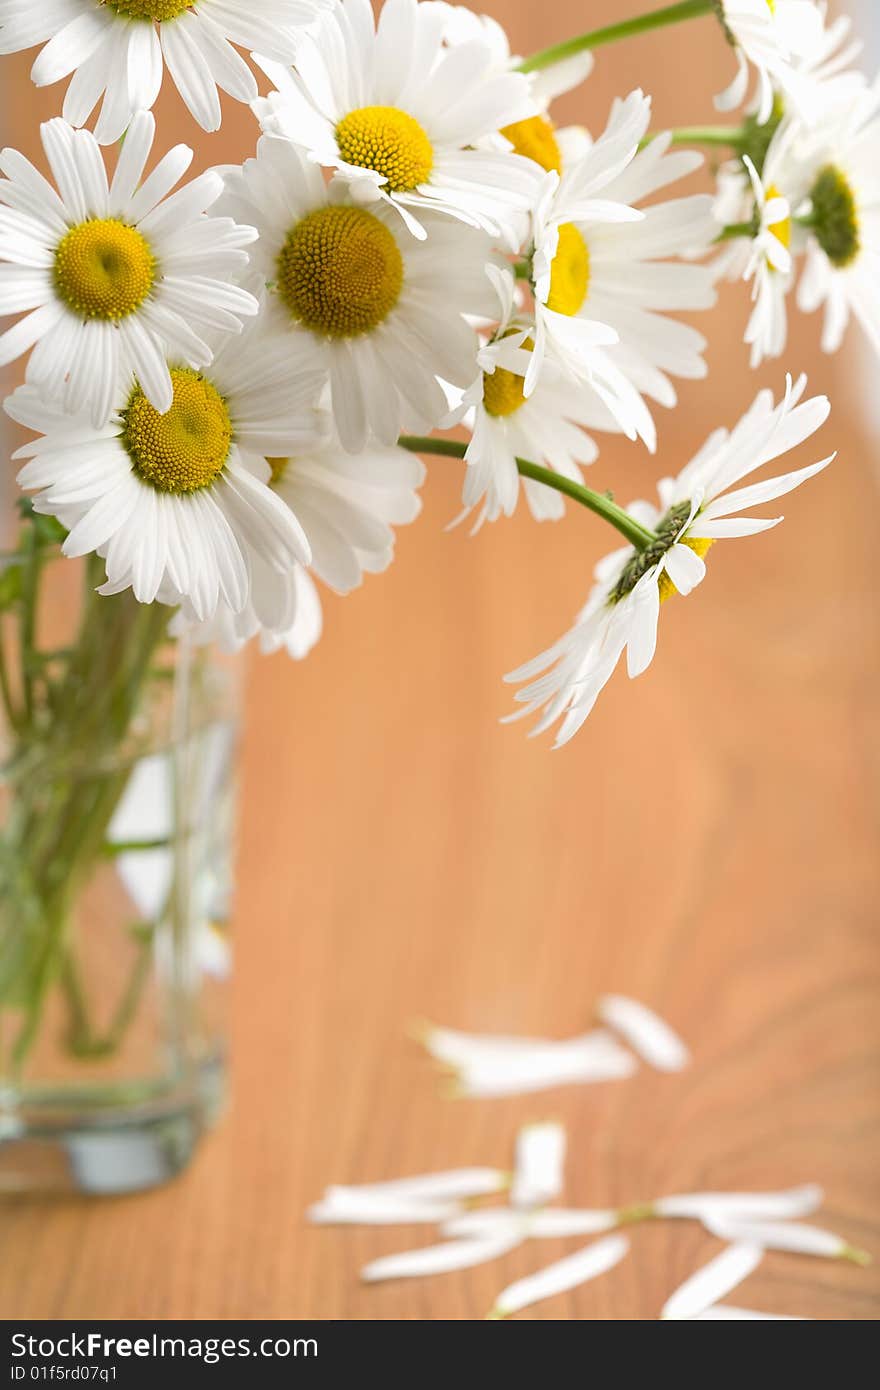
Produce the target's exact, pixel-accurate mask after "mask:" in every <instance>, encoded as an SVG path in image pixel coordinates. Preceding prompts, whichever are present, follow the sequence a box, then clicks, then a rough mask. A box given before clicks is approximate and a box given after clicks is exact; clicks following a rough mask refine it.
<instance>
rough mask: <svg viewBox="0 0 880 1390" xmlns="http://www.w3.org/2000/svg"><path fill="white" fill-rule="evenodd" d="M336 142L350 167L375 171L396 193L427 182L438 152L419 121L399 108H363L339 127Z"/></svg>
mask: <svg viewBox="0 0 880 1390" xmlns="http://www.w3.org/2000/svg"><path fill="white" fill-rule="evenodd" d="M336 143H337V145H338V147H339V153H340V155H341V157H342V158H343V159H344V160H345V162H346V164H355V165H357V167H358V168H359V169H373V170H375V172H376V173H377V174H381V175H382V177H383V179H384V180H385V182H386V183H387V185H388V187H389V188H390V189H392V190H393V191H394V192H395V193H402V192H409V191H410V190H411V189H413V188H418V186H419V184H420V183H424V182H425V180H426V179H427V178H428V176H429V174H430V173H431V170H432V169H433V167H434V151H433V149H432V148H431V142H430V140H429V139H428V137H427V135H426V134H425V132H424V131H423V130H422V127H421V126H420V125H419V123H418V121H417V120H415V118H414V117H412V116H411V115H410V114H409V112H408V111H399V110H398V109H397V107H396V106H361V107H358V109H357V110H356V111H349V113H348V115H347V116H343V118H342V120H341V121H339V123H338V124H337V126H336Z"/></svg>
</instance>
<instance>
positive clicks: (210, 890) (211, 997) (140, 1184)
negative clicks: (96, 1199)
mask: <svg viewBox="0 0 880 1390" xmlns="http://www.w3.org/2000/svg"><path fill="white" fill-rule="evenodd" d="M20 544H21V543H20ZM82 568H84V569H85V570H86V574H85V585H84V598H83V601H82V603H81V604H70V602H69V592H70V582H71V579H72V578H75V573H76V566H72V565H71V562H69V561H60V562H55V561H54V559H53V556H52V553H51V551H48V552H47V553H46V554H44V555H42V557H41V560H40V563H39V564H38V566H37V570H36V579H35V577H34V575H33V574H31V575H30V576H27V575H25V590H26V589H27V585H28V584H30V585H31V586H32V587H34V588H35V590H36V597H35V596H34V595H30V596H28V594H27V592H25V594H24V596H23V597H22V595H21V593H19V592H18V590H19V589H20V588H21V585H20V584H14V585H12V586H11V591H12V592H13V600H12V601H11V602H9V601H6V602H5V603H3V602H0V623H2V625H3V627H2V631H0V640H2V643H3V686H4V688H3V692H2V693H3V709H4V716H3V717H4V719H5V727H4V728H3V731H2V735H0V763H2V767H0V1192H3V1191H7V1192H8V1191H22V1190H24V1191H39V1190H46V1189H54V1190H56V1191H57V1190H58V1189H61V1190H68V1191H70V1190H73V1191H80V1192H88V1193H119V1192H126V1191H134V1190H137V1189H139V1188H144V1187H149V1186H152V1185H154V1184H156V1183H160V1182H162V1181H164V1180H165V1179H167V1178H169V1177H170V1176H172V1175H173V1174H174V1173H176V1172H178V1171H179V1170H180V1169H181V1168H182V1167H183V1166H184V1165H185V1164H186V1163H187V1162H188V1160H189V1158H190V1156H191V1154H192V1153H193V1150H194V1148H195V1146H196V1143H197V1141H198V1138H199V1135H200V1134H201V1132H202V1130H203V1129H204V1126H205V1125H206V1123H208V1122H209V1121H210V1120H211V1119H212V1117H213V1116H214V1115H215V1114H216V1112H217V1109H218V1106H219V1104H220V1101H221V1097H222V1094H223V1074H224V1052H225V993H226V988H227V980H228V975H229V966H230V950H229V941H228V921H229V905H230V895H231V865H232V848H233V847H232V834H233V819H234V790H235V788H234V762H235V745H236V729H237V714H238V685H239V682H238V679H237V671H236V669H235V663H230V662H228V661H225V660H223V659H221V658H218V657H215V656H213V655H212V654H210V653H208V652H207V651H206V650H204V649H201V648H193V647H192V646H191V645H190V643H189V642H187V641H186V640H184V639H181V640H179V641H175V640H173V639H172V638H170V637H169V633H168V629H169V620H170V619H171V617H172V610H169V609H168V608H164V607H163V606H161V605H157V604H154V605H150V606H149V607H146V606H143V605H139V604H137V603H136V601H135V600H134V598H133V597H132V595H131V593H130V592H125V593H121V594H116V595H112V596H107V597H102V596H100V595H98V594H97V593H96V592H95V587H96V581H99V579H100V569H101V567H100V564H99V563H97V562H94V561H93V562H91V563H87V564H86V565H85V566H83V567H82ZM8 597H9V595H8V594H7V595H6V599H7V600H8ZM38 600H39V601H38ZM73 609H75V610H76V611H75V612H73V611H71V610H73Z"/></svg>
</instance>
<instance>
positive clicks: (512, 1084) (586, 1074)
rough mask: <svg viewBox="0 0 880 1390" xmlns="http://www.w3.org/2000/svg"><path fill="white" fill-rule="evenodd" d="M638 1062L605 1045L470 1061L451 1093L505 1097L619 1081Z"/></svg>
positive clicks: (630, 1055)
mask: <svg viewBox="0 0 880 1390" xmlns="http://www.w3.org/2000/svg"><path fill="white" fill-rule="evenodd" d="M637 1066H638V1064H637V1063H636V1061H635V1058H634V1057H633V1056H632V1054H631V1053H629V1052H627V1051H626V1050H625V1049H624V1048H622V1047H617V1048H616V1049H615V1050H613V1051H612V1050H610V1049H608V1048H607V1047H606V1046H605V1045H604V1044H603V1046H602V1047H601V1049H600V1048H596V1049H591V1050H590V1051H585V1052H583V1053H581V1054H578V1053H576V1052H565V1051H564V1050H562V1049H559V1050H557V1051H555V1052H547V1051H546V1050H544V1051H536V1052H534V1053H531V1054H528V1055H526V1056H511V1057H508V1058H506V1059H503V1060H499V1059H494V1060H491V1061H486V1062H480V1063H476V1064H471V1065H469V1066H467V1067H463V1068H461V1070H460V1072H459V1075H458V1078H457V1083H456V1085H455V1087H454V1093H455V1094H457V1095H460V1096H471V1097H473V1096H484V1097H488V1096H508V1095H517V1094H522V1093H524V1092H528V1091H544V1090H549V1089H550V1088H551V1087H554V1086H570V1085H575V1084H577V1083H583V1082H587V1083H589V1082H600V1081H618V1080H621V1079H623V1078H625V1077H628V1076H631V1075H632V1074H633V1072H634V1071H636V1070H637Z"/></svg>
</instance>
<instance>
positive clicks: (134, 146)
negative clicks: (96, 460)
mask: <svg viewBox="0 0 880 1390" xmlns="http://www.w3.org/2000/svg"><path fill="white" fill-rule="evenodd" d="M154 133H155V121H154V120H153V117H152V115H151V114H150V113H149V112H148V111H141V112H139V113H138V115H137V116H135V118H134V120H133V121H132V123H131V126H130V128H129V132H128V136H127V139H126V141H125V145H124V147H123V149H122V151H121V152H120V155H119V158H118V160H117V163H116V169H115V172H114V174H113V178H112V180H111V181H110V183H109V184H108V182H107V175H106V172H105V169H104V161H103V158H102V155H101V151H100V148H99V146H98V145H97V143H96V141H95V138H94V136H93V135H92V134H91V133H90V132H89V131H87V130H77V131H75V130H73V129H72V127H71V126H69V125H68V124H67V122H66V121H62V120H60V119H55V120H52V121H48V122H47V123H46V124H45V125H43V126H42V127H41V136H42V140H43V147H44V149H45V151H46V156H47V158H48V160H49V164H50V166H51V169H52V173H53V175H54V177H55V181H56V184H57V187H58V192H56V191H55V189H54V188H53V187H52V186H51V184H49V183H48V182H47V181H46V180H45V179H44V178H43V176H42V175H41V174H40V173H38V172H37V170H36V169H35V168H34V166H33V165H32V164H31V163H30V162H29V161H28V160H27V159H25V158H24V156H23V155H21V154H19V153H18V151H17V150H12V149H5V150H3V151H2V153H0V169H2V171H3V173H4V174H5V175H6V178H5V179H3V180H0V205H2V206H0V261H3V262H5V264H3V265H0V313H3V314H13V313H19V312H21V311H22V310H27V311H28V312H27V314H26V316H25V317H24V318H21V319H19V320H18V322H17V323H15V324H14V325H13V326H12V327H11V328H8V329H7V330H6V332H5V333H4V334H3V335H2V337H0V364H5V363H7V362H11V361H12V360H13V359H14V358H16V357H18V356H20V355H21V354H22V353H24V352H27V351H28V349H29V348H31V347H33V348H34V351H33V353H32V354H31V358H30V361H29V363H28V368H27V380H28V382H30V383H31V384H32V385H34V386H35V387H37V389H38V390H39V391H40V393H41V394H42V395H43V396H44V397H45V398H46V399H47V400H53V399H57V400H58V401H60V402H63V404H64V406H65V408H66V409H67V410H70V411H73V412H77V411H80V410H82V409H83V408H84V407H86V406H88V408H89V411H90V415H91V419H92V423H93V424H94V425H96V426H101V425H103V424H104V423H105V422H106V421H107V419H108V417H109V414H110V410H111V408H112V404H113V391H114V388H115V385H116V383H117V381H118V379H119V376H120V373H131V374H134V375H136V376H137V377H138V379H139V380H140V381H141V383H142V384H143V388H144V390H145V392H146V393H147V396H148V398H149V400H150V401H151V402H152V404H153V405H154V406H155V407H156V409H157V410H159V411H166V410H168V408H169V407H170V405H171V377H170V376H169V371H168V366H167V364H166V360H165V359H166V351H167V353H168V355H169V356H170V357H172V358H173V359H176V360H180V361H181V362H182V363H185V364H187V365H188V366H191V367H204V366H207V364H208V363H209V362H210V361H211V355H212V354H211V348H210V347H209V346H208V343H207V342H206V341H205V338H206V335H209V334H210V333H212V332H214V333H215V332H217V331H218V330H220V331H223V330H225V331H233V332H240V331H241V326H242V319H243V318H244V317H247V316H250V315H253V314H255V313H256V312H257V307H258V305H257V301H256V299H255V298H254V296H253V295H251V294H249V293H248V292H247V291H246V290H244V289H241V288H240V287H239V286H238V285H235V284H231V283H230V281H231V278H232V277H233V276H234V275H236V274H237V273H240V272H241V270H242V269H243V268H244V267H245V266H246V265H247V260H248V257H247V252H246V251H245V250H244V249H243V248H244V247H245V246H247V245H248V244H249V243H250V242H252V241H253V240H254V239H255V237H256V232H255V231H254V229H253V228H252V227H241V226H237V225H236V223H234V222H233V221H231V219H230V218H228V217H206V216H205V209H206V208H208V207H210V206H211V205H212V203H214V202H215V200H216V199H217V197H218V196H219V194H220V193H221V192H222V191H223V180H222V179H221V178H220V176H219V175H218V174H214V173H207V174H202V175H201V176H200V177H199V178H197V179H194V180H193V181H192V182H191V183H188V184H185V185H184V186H183V188H180V189H178V190H177V191H176V192H175V193H171V194H170V196H166V195H168V194H169V192H170V190H171V189H172V188H173V187H174V185H175V184H176V183H177V182H178V180H179V179H180V177H181V175H182V174H183V172H184V170H185V169H186V168H187V167H188V165H189V162H190V160H191V159H192V150H190V149H188V148H187V146H186V145H178V146H176V147H175V148H174V149H173V150H170V151H169V152H168V154H166V155H165V156H164V157H163V158H162V159H161V160H160V161H159V163H158V164H157V165H156V167H155V169H154V170H153V171H152V173H151V174H150V175H149V176H148V177H147V178H146V179H145V180H143V173H144V168H145V166H146V163H147V160H148V158H149V154H150V149H151V147H152V143H153V136H154ZM142 180H143V181H142Z"/></svg>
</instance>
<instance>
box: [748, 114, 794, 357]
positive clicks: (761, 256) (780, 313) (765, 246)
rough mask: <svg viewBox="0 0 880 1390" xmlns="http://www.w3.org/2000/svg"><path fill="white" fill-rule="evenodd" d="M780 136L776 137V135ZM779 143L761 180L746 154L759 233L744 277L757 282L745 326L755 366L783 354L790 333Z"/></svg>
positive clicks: (787, 229)
mask: <svg viewBox="0 0 880 1390" xmlns="http://www.w3.org/2000/svg"><path fill="white" fill-rule="evenodd" d="M774 140H775V137H774ZM774 153H775V151H774V145H773V144H772V143H771V146H770V150H769V151H768V155H767V161H766V165H765V169H766V178H764V179H762V178H761V175H760V174H759V173H758V171H757V169H756V168H755V166H754V164H753V163H752V161H751V159H749V157H748V155H744V157H743V163H744V164H745V166H746V170H747V172H748V176H749V180H750V183H751V187H752V194H753V196H754V207H755V212H754V219H755V223H756V230H755V235H754V237H753V238H752V240H751V243H750V245H749V247H748V251H747V258H746V263H745V266H744V268H743V272H742V278H743V279H744V280H751V281H752V301H753V304H754V308H753V310H752V313H751V317H750V318H749V322H748V324H747V325H746V332H745V340H746V342H747V343H749V344H750V345H751V349H752V351H751V358H750V360H751V365H752V366H753V367H758V366H760V364H761V362H763V360H764V358H765V357H780V356H781V355H782V353H783V351H784V349H785V343H786V339H787V336H788V320H787V314H786V303H785V301H786V296H787V295H788V291H789V290H790V288H791V285H792V281H793V278H794V277H793V262H792V256H791V250H790V247H791V230H792V223H791V206H790V204H789V202H788V199H787V198H784V197H783V196H782V194H781V193H780V191H779V186H778V184H777V183H776V180H775V178H774V176H773V168H774V164H775V162H776V161H775V158H774Z"/></svg>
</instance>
